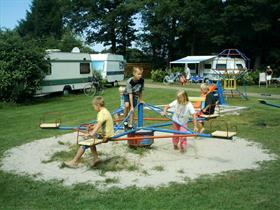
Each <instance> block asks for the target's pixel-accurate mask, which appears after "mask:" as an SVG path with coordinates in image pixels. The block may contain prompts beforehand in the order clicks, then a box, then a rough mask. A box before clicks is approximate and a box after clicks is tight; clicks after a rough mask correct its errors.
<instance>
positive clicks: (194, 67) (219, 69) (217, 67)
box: [170, 55, 247, 81]
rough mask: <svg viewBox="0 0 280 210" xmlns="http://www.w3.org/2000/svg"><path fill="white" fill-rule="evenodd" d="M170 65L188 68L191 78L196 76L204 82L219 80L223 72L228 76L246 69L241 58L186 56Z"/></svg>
mask: <svg viewBox="0 0 280 210" xmlns="http://www.w3.org/2000/svg"><path fill="white" fill-rule="evenodd" d="M170 64H184V65H185V68H187V67H188V68H189V69H190V71H191V75H192V76H196V75H198V76H199V77H202V78H203V80H204V81H207V80H214V81H215V80H219V79H221V75H223V74H224V73H225V72H227V73H228V74H238V73H239V72H240V71H241V70H245V69H246V68H247V66H246V61H245V60H244V59H242V58H235V57H219V56H213V55H206V56H187V57H184V58H181V59H179V60H176V61H172V62H170Z"/></svg>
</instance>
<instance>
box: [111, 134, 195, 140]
mask: <svg viewBox="0 0 280 210" xmlns="http://www.w3.org/2000/svg"><path fill="white" fill-rule="evenodd" d="M191 136H197V134H176V135H164V136H135V137H126V138H116V139H113V141H127V140H138V139H139V140H141V139H163V138H172V137H191Z"/></svg>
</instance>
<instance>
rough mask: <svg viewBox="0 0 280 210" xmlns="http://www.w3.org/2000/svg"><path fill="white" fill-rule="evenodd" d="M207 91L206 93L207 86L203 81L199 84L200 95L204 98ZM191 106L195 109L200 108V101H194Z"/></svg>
mask: <svg viewBox="0 0 280 210" xmlns="http://www.w3.org/2000/svg"><path fill="white" fill-rule="evenodd" d="M207 93H208V86H207V85H206V84H205V83H203V84H201V85H200V97H202V98H206V95H207ZM193 107H194V108H195V109H196V110H201V101H196V102H195V103H194V104H193Z"/></svg>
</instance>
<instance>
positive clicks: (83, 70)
mask: <svg viewBox="0 0 280 210" xmlns="http://www.w3.org/2000/svg"><path fill="white" fill-rule="evenodd" d="M89 73H90V68H89V63H80V74H89Z"/></svg>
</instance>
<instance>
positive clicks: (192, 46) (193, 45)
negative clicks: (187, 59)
mask: <svg viewBox="0 0 280 210" xmlns="http://www.w3.org/2000/svg"><path fill="white" fill-rule="evenodd" d="M195 42H196V36H195V33H193V35H192V43H191V55H194V53H195Z"/></svg>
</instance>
